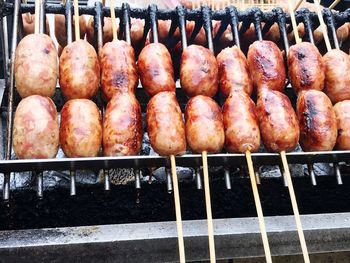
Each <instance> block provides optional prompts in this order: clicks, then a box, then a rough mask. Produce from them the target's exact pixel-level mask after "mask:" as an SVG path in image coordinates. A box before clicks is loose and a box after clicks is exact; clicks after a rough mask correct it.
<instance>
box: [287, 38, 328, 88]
mask: <svg viewBox="0 0 350 263" xmlns="http://www.w3.org/2000/svg"><path fill="white" fill-rule="evenodd" d="M324 70H325V67H324V64H323V61H322V56H321V54H320V52H319V51H318V49H317V48H316V47H315V45H313V44H311V43H309V42H302V43H299V44H296V45H293V46H291V47H290V49H289V53H288V74H289V79H290V81H291V84H292V87H293V89H294V90H295V92H296V93H299V92H300V91H302V90H309V89H314V90H323V88H324V78H325V76H324Z"/></svg>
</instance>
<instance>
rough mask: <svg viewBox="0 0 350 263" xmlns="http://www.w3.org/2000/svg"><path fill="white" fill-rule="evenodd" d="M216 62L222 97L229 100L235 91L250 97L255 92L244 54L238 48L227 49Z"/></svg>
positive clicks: (219, 55)
mask: <svg viewBox="0 0 350 263" xmlns="http://www.w3.org/2000/svg"><path fill="white" fill-rule="evenodd" d="M216 60H217V62H218V67H219V88H220V92H221V93H222V95H223V96H224V97H225V98H227V97H228V96H229V95H230V93H231V92H233V91H238V92H241V91H243V92H245V93H247V94H248V95H249V96H250V95H251V94H252V92H253V84H252V81H251V79H250V76H249V69H248V63H247V59H246V57H245V56H244V54H243V52H242V51H241V50H240V49H239V48H238V47H236V46H234V47H230V48H225V49H223V50H222V51H221V52H220V53H219V54H218V55H217V57H216Z"/></svg>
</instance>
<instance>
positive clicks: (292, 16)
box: [288, 0, 301, 44]
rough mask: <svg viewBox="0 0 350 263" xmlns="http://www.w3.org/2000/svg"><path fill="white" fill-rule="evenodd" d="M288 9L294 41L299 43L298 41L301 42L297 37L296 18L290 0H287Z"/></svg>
mask: <svg viewBox="0 0 350 263" xmlns="http://www.w3.org/2000/svg"><path fill="white" fill-rule="evenodd" d="M288 9H289V12H290V19H291V21H292V27H293V33H294V37H295V42H296V43H297V44H299V43H301V39H300V37H299V32H298V26H297V20H296V19H295V13H294V9H293V6H292V1H291V0H288Z"/></svg>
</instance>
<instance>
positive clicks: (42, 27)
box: [39, 0, 46, 34]
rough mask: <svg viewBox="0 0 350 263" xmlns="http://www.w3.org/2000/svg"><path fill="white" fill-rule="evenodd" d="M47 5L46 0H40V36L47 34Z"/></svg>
mask: <svg viewBox="0 0 350 263" xmlns="http://www.w3.org/2000/svg"><path fill="white" fill-rule="evenodd" d="M45 5H46V0H40V12H39V33H40V34H45V33H46V23H45V22H46V21H45V17H46V15H45Z"/></svg>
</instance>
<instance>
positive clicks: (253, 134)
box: [222, 92, 260, 153]
mask: <svg viewBox="0 0 350 263" xmlns="http://www.w3.org/2000/svg"><path fill="white" fill-rule="evenodd" d="M222 113H223V117H224V127H225V148H226V150H227V151H228V152H239V153H245V152H246V151H250V152H256V151H258V150H259V147H260V129H259V123H258V120H257V117H256V110H255V104H254V102H253V101H252V99H251V98H250V97H249V96H248V95H247V94H246V93H244V92H233V93H231V95H230V96H229V97H228V98H227V99H226V101H225V103H224V105H223V109H222Z"/></svg>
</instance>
